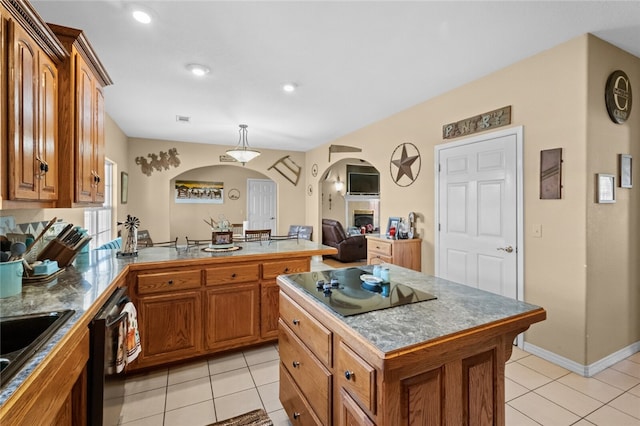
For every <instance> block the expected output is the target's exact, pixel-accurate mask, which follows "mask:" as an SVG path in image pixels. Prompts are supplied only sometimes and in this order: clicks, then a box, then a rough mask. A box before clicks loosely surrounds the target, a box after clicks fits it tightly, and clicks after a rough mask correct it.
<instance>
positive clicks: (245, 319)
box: [205, 283, 260, 349]
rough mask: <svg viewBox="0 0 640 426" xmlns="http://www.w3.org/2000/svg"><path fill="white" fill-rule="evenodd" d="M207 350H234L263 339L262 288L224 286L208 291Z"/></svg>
mask: <svg viewBox="0 0 640 426" xmlns="http://www.w3.org/2000/svg"><path fill="white" fill-rule="evenodd" d="M206 298H207V300H206V303H205V305H206V311H205V315H206V318H205V346H206V349H221V348H233V347H236V346H240V345H243V344H246V343H251V342H255V341H258V340H259V338H260V324H259V320H260V305H259V300H260V285H259V284H258V283H245V284H228V285H220V286H216V287H215V288H212V289H211V290H207V292H206Z"/></svg>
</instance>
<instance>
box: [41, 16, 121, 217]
mask: <svg viewBox="0 0 640 426" xmlns="http://www.w3.org/2000/svg"><path fill="white" fill-rule="evenodd" d="M49 27H50V28H51V30H52V31H53V33H54V34H55V35H56V36H57V37H58V39H59V40H60V42H61V43H62V45H63V46H64V47H65V48H66V49H67V51H69V54H70V56H69V58H68V59H67V60H66V61H65V62H64V63H63V64H62V66H61V68H60V84H59V87H60V89H59V92H58V93H59V99H60V103H61V105H62V107H61V108H60V115H59V125H58V134H59V138H60V152H61V155H60V156H59V161H60V196H59V202H58V207H74V206H76V205H78V206H82V205H85V206H86V205H101V204H102V203H104V184H105V182H104V144H105V136H104V94H103V88H104V87H105V86H107V85H109V84H111V83H112V81H111V78H110V77H109V75H108V74H107V72H106V70H105V69H104V67H103V65H102V63H101V62H100V60H99V59H98V57H97V56H96V54H95V52H94V50H93V48H92V47H91V45H90V44H89V41H88V40H87V39H86V38H85V36H84V33H83V32H82V31H81V30H78V29H75V28H68V27H63V26H60V25H55V24H49Z"/></svg>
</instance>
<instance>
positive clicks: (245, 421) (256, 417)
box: [209, 408, 273, 426]
mask: <svg viewBox="0 0 640 426" xmlns="http://www.w3.org/2000/svg"><path fill="white" fill-rule="evenodd" d="M272 425H273V422H272V421H271V419H270V418H269V415H268V414H267V413H266V412H265V411H264V410H263V409H261V408H260V409H258V410H253V411H249V412H248V413H244V414H240V415H239V416H236V417H232V418H230V419H227V420H221V421H219V422H216V423H211V424H210V425H209V426H272Z"/></svg>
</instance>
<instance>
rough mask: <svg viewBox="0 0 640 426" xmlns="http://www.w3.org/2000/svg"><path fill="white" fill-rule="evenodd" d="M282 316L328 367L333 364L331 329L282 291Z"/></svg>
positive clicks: (282, 319)
mask: <svg viewBox="0 0 640 426" xmlns="http://www.w3.org/2000/svg"><path fill="white" fill-rule="evenodd" d="M280 318H281V321H283V322H284V323H285V324H286V325H288V326H289V327H290V328H291V330H292V331H293V333H294V334H295V335H296V336H298V338H300V339H301V340H302V341H303V342H304V343H305V345H306V346H307V347H308V348H309V350H311V352H313V354H314V355H315V356H317V357H318V359H319V360H320V361H322V362H323V363H324V365H326V366H327V367H331V365H332V355H333V351H332V347H331V331H329V330H328V329H327V328H326V327H325V326H323V325H322V324H320V322H319V321H318V320H317V319H315V318H314V317H312V316H311V315H309V314H308V313H306V312H305V311H303V310H302V308H300V306H298V304H297V303H296V302H294V301H293V300H291V299H290V298H289V296H287V295H286V294H284V293H282V292H280Z"/></svg>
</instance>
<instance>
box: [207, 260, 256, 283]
mask: <svg viewBox="0 0 640 426" xmlns="http://www.w3.org/2000/svg"><path fill="white" fill-rule="evenodd" d="M205 273H206V283H207V285H208V286H209V285H216V284H229V283H242V282H257V281H258V277H259V275H260V274H259V268H258V264H255V265H234V266H225V267H222V268H211V269H207V270H205Z"/></svg>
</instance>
